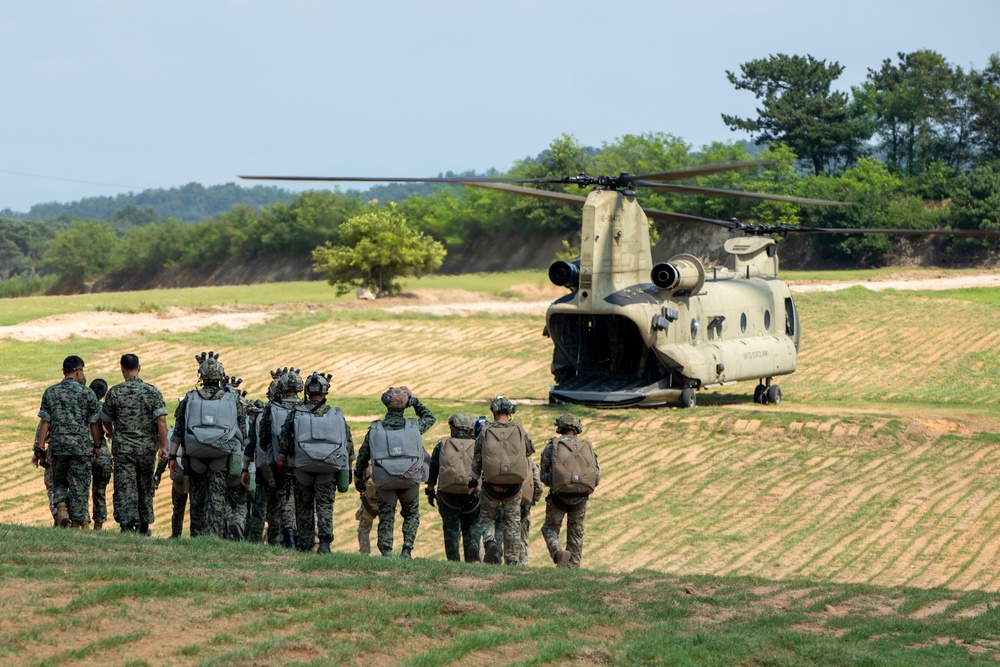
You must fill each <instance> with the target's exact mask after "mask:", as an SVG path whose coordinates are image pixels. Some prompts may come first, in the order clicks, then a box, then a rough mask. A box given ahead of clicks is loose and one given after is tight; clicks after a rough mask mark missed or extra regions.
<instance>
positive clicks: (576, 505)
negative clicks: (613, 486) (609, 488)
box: [541, 433, 601, 567]
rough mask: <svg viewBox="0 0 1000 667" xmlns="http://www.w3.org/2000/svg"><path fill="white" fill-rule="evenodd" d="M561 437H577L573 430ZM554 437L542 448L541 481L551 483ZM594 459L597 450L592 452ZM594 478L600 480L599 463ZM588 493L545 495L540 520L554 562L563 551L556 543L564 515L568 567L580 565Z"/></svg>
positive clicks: (569, 438) (557, 542) (574, 438)
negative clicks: (542, 521) (543, 518)
mask: <svg viewBox="0 0 1000 667" xmlns="http://www.w3.org/2000/svg"><path fill="white" fill-rule="evenodd" d="M559 437H560V438H562V439H564V440H576V439H577V438H576V436H575V435H574V434H573V433H563V434H561V435H560V436H559ZM554 441H555V438H549V441H548V443H547V444H546V445H545V448H544V449H543V450H542V474H541V477H542V483H544V484H545V485H546V486H552V450H553V448H554V446H553V442H554ZM594 459H595V461H596V459H597V454H596V453H595V454H594ZM597 481H598V482H600V481H601V467H600V465H598V466H597ZM587 498H588V495H587V494H562V493H560V494H557V493H553V492H551V491H549V495H548V496H546V497H545V523H544V524H542V537H544V538H545V546H546V547H548V549H549V555H550V556H552V560H553V561H555V562H556V563H558V562H559V555H560V552H561V551H562V549H561V547H560V546H559V531H560V530H561V529H562V521H563V517H566V551H568V552H569V563H568V567H580V562H581V561H582V560H583V520H584V519H585V518H586V516H587Z"/></svg>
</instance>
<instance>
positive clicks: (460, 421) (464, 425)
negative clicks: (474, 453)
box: [448, 412, 476, 433]
mask: <svg viewBox="0 0 1000 667" xmlns="http://www.w3.org/2000/svg"><path fill="white" fill-rule="evenodd" d="M448 426H450V427H451V428H452V429H454V430H456V431H465V432H466V433H472V431H473V429H475V428H476V420H475V419H473V418H472V415H467V414H465V413H464V412H456V413H455V414H453V415H452V416H451V417H448Z"/></svg>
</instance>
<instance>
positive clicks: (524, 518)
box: [519, 459, 544, 565]
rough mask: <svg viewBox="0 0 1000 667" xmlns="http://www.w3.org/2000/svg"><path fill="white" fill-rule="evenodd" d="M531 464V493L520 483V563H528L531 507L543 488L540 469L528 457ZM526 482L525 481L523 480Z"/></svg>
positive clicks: (542, 491) (535, 502) (540, 497)
mask: <svg viewBox="0 0 1000 667" xmlns="http://www.w3.org/2000/svg"><path fill="white" fill-rule="evenodd" d="M528 463H530V464H531V479H532V484H531V495H530V496H526V495H525V493H524V490H525V489H524V484H522V485H521V533H520V535H521V560H520V561H519V563H520V564H521V565H527V564H528V539H529V537H530V535H531V508H532V506H534V505H536V504H537V503H538V501H539V500H541V499H542V494H543V493H544V490H543V489H542V478H541V471H540V470H539V468H538V464H537V463H535V462H534V461H533V460H532V459H528ZM525 484H527V482H525Z"/></svg>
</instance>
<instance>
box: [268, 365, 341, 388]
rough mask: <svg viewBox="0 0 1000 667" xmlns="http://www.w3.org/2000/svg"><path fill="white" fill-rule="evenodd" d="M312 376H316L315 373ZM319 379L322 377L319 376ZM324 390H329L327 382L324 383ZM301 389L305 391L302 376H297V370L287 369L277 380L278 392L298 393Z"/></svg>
mask: <svg viewBox="0 0 1000 667" xmlns="http://www.w3.org/2000/svg"><path fill="white" fill-rule="evenodd" d="M313 375H316V373H313ZM320 377H323V376H322V375H320ZM326 388H327V390H329V389H330V383H329V382H327V383H326ZM303 389H305V382H303V380H302V376H301V375H299V369H298V368H294V369H289V370H288V372H286V373H284V374H283V375H282V376H281V377H279V378H278V391H280V392H282V393H290V392H294V393H298V392H300V391H302V390H303ZM323 393H324V394H325V393H326V392H325V391H324V392H323Z"/></svg>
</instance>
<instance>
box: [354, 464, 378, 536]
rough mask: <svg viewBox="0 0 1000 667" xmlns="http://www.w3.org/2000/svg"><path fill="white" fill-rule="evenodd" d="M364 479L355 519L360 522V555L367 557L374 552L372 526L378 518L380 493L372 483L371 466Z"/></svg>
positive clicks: (367, 469) (366, 469) (366, 470)
mask: <svg viewBox="0 0 1000 667" xmlns="http://www.w3.org/2000/svg"><path fill="white" fill-rule="evenodd" d="M363 479H364V480H365V490H364V491H363V492H362V493H361V505H360V507H358V511H357V512H355V513H354V518H355V520H356V521H357V522H358V553H360V554H362V555H365V556H367V555H369V554H370V553H371V552H372V538H371V535H372V524H373V523H374V522H375V517H377V516H378V493H376V491H375V482H373V481H372V467H371V464H369V465H368V467H367V468H365V471H364V475H363Z"/></svg>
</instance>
